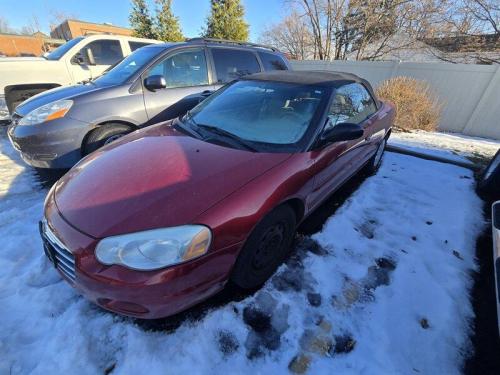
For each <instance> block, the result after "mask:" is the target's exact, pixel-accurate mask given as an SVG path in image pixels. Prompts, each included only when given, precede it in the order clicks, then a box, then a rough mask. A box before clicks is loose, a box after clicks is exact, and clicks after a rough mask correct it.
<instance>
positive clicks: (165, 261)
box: [95, 225, 212, 271]
mask: <svg viewBox="0 0 500 375" xmlns="http://www.w3.org/2000/svg"><path fill="white" fill-rule="evenodd" d="M211 240H212V234H211V232H210V229H208V228H207V227H205V226H202V225H184V226H180V227H172V228H163V229H153V230H148V231H144V232H137V233H131V234H124V235H120V236H113V237H108V238H105V239H103V240H101V241H100V242H99V243H98V244H97V247H96V249H95V255H96V258H97V260H99V262H101V263H103V264H106V265H111V264H119V265H122V266H125V267H128V268H132V269H134V270H142V271H151V270H157V269H159V268H164V267H167V266H172V265H175V264H179V263H183V262H186V261H188V260H190V259H194V258H197V257H199V256H201V255H203V254H205V253H206V252H207V250H208V247H209V246H210V242H211Z"/></svg>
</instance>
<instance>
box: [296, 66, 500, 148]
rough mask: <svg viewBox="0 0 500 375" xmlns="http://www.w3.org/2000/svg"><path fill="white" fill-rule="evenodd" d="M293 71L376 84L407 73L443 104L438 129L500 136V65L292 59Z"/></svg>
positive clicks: (474, 134)
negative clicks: (335, 73) (343, 76)
mask: <svg viewBox="0 0 500 375" xmlns="http://www.w3.org/2000/svg"><path fill="white" fill-rule="evenodd" d="M292 66H293V68H294V69H296V70H336V71H343V72H349V73H354V74H356V75H358V76H360V77H362V78H365V79H366V80H368V81H369V82H370V83H371V84H372V85H373V86H374V87H377V85H378V84H380V83H381V82H382V81H383V80H386V79H388V78H391V77H396V76H409V77H414V78H417V79H421V80H425V81H427V82H428V83H429V84H430V85H431V86H432V88H433V89H434V91H435V92H436V93H437V95H438V96H439V99H440V100H441V101H442V102H443V103H444V107H443V113H442V117H441V123H440V125H439V130H441V131H448V132H455V133H463V134H466V135H470V136H477V137H486V138H493V139H500V65H468V64H448V63H411V62H392V61H293V62H292Z"/></svg>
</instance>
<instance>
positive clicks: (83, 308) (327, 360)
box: [0, 138, 483, 374]
mask: <svg viewBox="0 0 500 375" xmlns="http://www.w3.org/2000/svg"><path fill="white" fill-rule="evenodd" d="M0 187H1V192H0V238H1V239H2V243H3V246H2V249H1V250H0V270H1V272H0V317H1V328H2V329H1V330H0V374H28V373H29V374H45V373H51V374H62V373H72V374H95V373H101V374H102V373H108V372H109V371H112V373H113V374H134V373H148V374H159V373H161V374H179V373H184V374H186V373H189V374H214V373H215V374H219V373H232V374H268V373H272V374H277V373H287V371H288V370H287V368H288V367H289V366H290V367H291V368H292V369H294V370H295V371H301V370H304V369H305V368H306V367H308V371H309V373H311V374H339V373H340V374H350V373H355V374H358V373H361V374H412V373H419V374H436V373H441V374H457V373H459V372H460V370H461V365H462V363H463V360H464V355H465V353H466V352H467V350H468V344H469V342H468V335H469V334H470V328H469V322H470V320H471V319H472V317H473V311H472V307H471V303H470V301H469V298H468V291H469V289H470V287H471V283H472V281H471V276H470V272H471V270H474V269H475V268H476V265H475V262H474V249H475V239H476V236H477V235H478V233H479V232H480V231H481V229H482V226H483V222H482V211H481V202H480V200H479V199H478V198H477V197H476V195H475V193H474V191H473V179H472V175H471V172H470V171H468V170H465V169H462V168H459V167H456V166H453V165H448V164H441V163H436V162H431V161H426V160H421V159H417V158H413V157H409V156H404V155H399V154H393V153H387V154H386V156H385V159H384V162H383V165H382V167H381V170H380V171H379V173H378V174H377V175H376V176H373V177H370V178H368V179H366V180H365V181H364V182H363V184H362V185H361V186H360V187H359V188H358V189H357V191H356V192H355V193H354V194H353V195H352V196H351V197H350V198H349V199H348V200H347V201H346V202H345V203H344V204H343V206H342V207H340V208H339V209H338V210H337V211H336V213H335V214H334V216H332V217H331V218H330V219H329V220H328V221H327V222H326V224H325V225H324V227H323V229H322V230H321V232H319V233H317V234H315V235H314V236H313V237H312V238H308V237H298V239H297V245H296V248H295V251H294V255H292V256H291V258H290V259H289V260H288V262H287V263H286V264H285V265H283V266H282V267H281V268H280V269H279V270H278V272H277V274H276V275H275V276H274V277H273V278H272V279H271V280H270V281H269V282H268V283H267V284H266V285H265V287H263V288H262V289H261V290H260V291H258V292H257V293H255V294H254V295H253V296H249V297H247V298H245V299H243V300H241V301H240V302H234V301H233V302H231V301H230V302H227V303H226V304H223V305H222V306H217V307H212V308H210V309H209V310H208V311H207V312H206V314H204V315H202V316H201V317H198V318H197V319H185V321H184V322H183V323H182V324H181V325H180V326H179V327H178V328H175V329H173V330H170V331H158V330H156V331H153V330H146V329H145V328H144V326H143V325H140V324H137V322H135V321H134V320H132V319H126V318H121V317H119V316H116V315H113V314H111V313H107V312H104V311H102V310H100V309H99V308H97V307H95V306H94V305H92V304H90V303H89V302H87V301H86V300H85V299H83V298H82V297H80V296H78V295H77V294H76V293H75V291H74V290H73V289H72V288H71V287H70V286H69V285H67V284H66V283H65V282H63V281H62V280H61V278H60V277H59V275H58V274H57V273H56V271H55V270H54V269H53V268H52V267H51V266H50V264H49V263H48V261H47V260H46V259H45V257H44V255H43V252H42V244H41V241H40V239H39V237H38V233H37V232H38V229H37V221H38V220H39V219H40V215H41V214H42V206H43V199H44V195H45V191H44V190H43V189H42V188H41V187H40V185H39V183H38V182H37V180H36V175H35V174H34V173H33V172H32V170H31V169H29V168H24V167H23V166H22V164H21V162H20V161H19V158H18V157H17V155H15V153H14V152H13V151H12V149H11V148H10V145H9V144H8V142H7V141H6V140H5V138H0ZM294 358H295V360H293V359H294ZM290 363H291V364H290Z"/></svg>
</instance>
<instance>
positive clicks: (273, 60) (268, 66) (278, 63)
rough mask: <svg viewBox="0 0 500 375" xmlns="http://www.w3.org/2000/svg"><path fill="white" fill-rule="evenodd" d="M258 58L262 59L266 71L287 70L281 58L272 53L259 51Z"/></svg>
mask: <svg viewBox="0 0 500 375" xmlns="http://www.w3.org/2000/svg"><path fill="white" fill-rule="evenodd" d="M259 56H260V60H261V61H262V65H264V69H265V70H266V71H269V70H288V68H287V66H286V64H285V62H284V61H283V59H282V58H281V57H280V56H278V55H274V54H272V53H267V52H259Z"/></svg>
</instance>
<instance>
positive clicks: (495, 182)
mask: <svg viewBox="0 0 500 375" xmlns="http://www.w3.org/2000/svg"><path fill="white" fill-rule="evenodd" d="M477 187H478V191H479V193H480V194H481V195H483V196H492V195H496V197H495V196H494V197H492V198H493V199H499V198H500V150H498V151H497V153H496V154H495V156H494V157H493V159H491V161H490V163H489V164H488V166H487V167H486V169H485V170H484V172H483V174H482V175H481V177H480V179H479V182H478V184H477Z"/></svg>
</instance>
